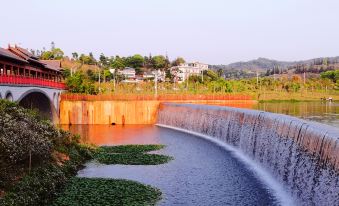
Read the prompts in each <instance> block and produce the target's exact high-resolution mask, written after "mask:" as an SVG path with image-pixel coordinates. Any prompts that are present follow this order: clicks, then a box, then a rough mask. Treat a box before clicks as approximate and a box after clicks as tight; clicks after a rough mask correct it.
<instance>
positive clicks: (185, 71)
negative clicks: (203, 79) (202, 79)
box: [170, 62, 208, 82]
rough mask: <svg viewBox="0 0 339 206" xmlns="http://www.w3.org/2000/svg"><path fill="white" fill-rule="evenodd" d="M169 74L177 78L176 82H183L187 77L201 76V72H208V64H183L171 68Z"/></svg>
mask: <svg viewBox="0 0 339 206" xmlns="http://www.w3.org/2000/svg"><path fill="white" fill-rule="evenodd" d="M170 69H171V73H172V74H173V75H175V76H176V77H177V80H176V81H178V82H183V81H185V80H186V79H187V78H188V77H189V76H192V75H197V76H199V75H202V72H203V71H205V70H208V64H203V63H199V62H194V63H185V64H181V65H180V66H174V67H171V68H170Z"/></svg>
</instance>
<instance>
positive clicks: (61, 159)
mask: <svg viewBox="0 0 339 206" xmlns="http://www.w3.org/2000/svg"><path fill="white" fill-rule="evenodd" d="M163 147H164V146H163V145H146V146H138V145H134V146H125V147H124V146H118V147H104V148H97V147H95V146H90V145H82V144H80V143H79V136H77V135H72V134H70V133H68V132H65V131H63V130H61V129H58V128H56V127H54V126H53V125H52V124H51V123H50V122H48V121H45V120H42V119H40V117H39V116H38V115H37V114H36V113H35V112H34V111H31V110H27V109H24V108H22V107H20V106H18V105H17V104H16V103H12V102H8V101H5V100H0V205H2V206H40V205H41V206H44V205H53V204H54V205H107V204H108V205H121V204H120V203H124V204H125V203H126V205H153V204H155V202H156V201H157V200H159V198H160V196H161V192H160V191H159V190H158V189H155V188H152V187H150V186H146V185H142V184H140V183H137V182H132V181H127V180H113V179H112V180H105V179H84V178H75V177H74V176H75V175H76V173H77V171H78V170H79V169H81V168H82V167H83V166H82V165H83V164H84V163H85V162H86V161H88V160H90V159H93V158H96V157H98V155H99V154H100V155H102V156H103V157H102V158H103V162H105V161H106V163H109V162H115V163H119V164H121V163H122V162H123V163H126V164H127V163H136V164H143V163H145V164H159V163H160V162H163V163H165V162H167V161H169V160H170V159H171V158H170V157H167V156H157V158H149V157H148V156H147V155H151V154H144V152H148V151H153V150H157V149H161V148H163ZM119 154H120V155H123V156H118V157H119V158H117V157H116V156H114V155H119ZM112 156H114V158H113V159H114V161H111V160H106V159H105V158H106V157H108V159H109V158H111V157H112ZM134 157H137V158H135V159H134V160H132V159H133V158H134ZM152 157H153V156H152ZM138 158H139V159H138ZM165 160H166V161H165ZM99 161H100V159H99ZM65 187H66V190H65ZM87 189H88V190H90V191H91V192H88V191H87ZM75 195H76V196H77V197H76V200H74V199H72V198H73V197H75ZM78 195H80V196H78ZM56 198H57V200H56V202H55V203H53V202H54V200H55V199H56ZM74 201H77V202H74ZM92 201H93V203H92ZM68 203H69V204H68ZM80 203H81V204H80Z"/></svg>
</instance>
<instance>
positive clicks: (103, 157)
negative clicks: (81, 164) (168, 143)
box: [94, 145, 173, 165]
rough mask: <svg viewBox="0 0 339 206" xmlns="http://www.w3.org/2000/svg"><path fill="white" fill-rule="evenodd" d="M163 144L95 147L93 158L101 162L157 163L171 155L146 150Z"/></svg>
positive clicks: (156, 148) (157, 147)
mask: <svg viewBox="0 0 339 206" xmlns="http://www.w3.org/2000/svg"><path fill="white" fill-rule="evenodd" d="M164 147H165V146H164V145H121V146H103V147H100V148H98V149H97V152H96V154H95V155H94V158H95V159H97V160H98V161H99V162H100V163H103V164H124V165H159V164H164V163H167V162H169V161H170V160H172V159H173V157H170V156H167V155H160V154H149V153H147V152H151V151H155V150H160V149H163V148H164Z"/></svg>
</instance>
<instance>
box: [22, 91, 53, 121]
mask: <svg viewBox="0 0 339 206" xmlns="http://www.w3.org/2000/svg"><path fill="white" fill-rule="evenodd" d="M18 103H19V105H20V106H22V107H24V108H27V109H33V110H37V111H38V112H39V115H40V117H41V118H42V119H48V120H51V121H53V120H54V119H55V117H56V116H57V115H56V111H55V108H54V106H53V104H52V102H51V100H50V99H49V98H48V96H47V95H46V94H45V93H44V92H42V91H38V90H33V91H29V92H26V93H25V94H23V95H22V97H21V98H20V99H19V100H18Z"/></svg>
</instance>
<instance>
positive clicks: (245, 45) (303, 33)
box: [0, 0, 339, 64]
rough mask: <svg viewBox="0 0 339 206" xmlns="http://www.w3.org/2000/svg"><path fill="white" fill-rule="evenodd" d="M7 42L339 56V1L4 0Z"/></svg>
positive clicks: (227, 59) (202, 53) (217, 60)
mask: <svg viewBox="0 0 339 206" xmlns="http://www.w3.org/2000/svg"><path fill="white" fill-rule="evenodd" d="M0 7H1V9H0V19H1V24H0V25H1V28H0V46H2V47H5V46H6V45H7V44H8V43H17V44H20V45H21V46H22V47H24V48H33V49H41V48H43V47H46V48H49V47H50V42H51V41H54V42H55V43H56V46H57V47H60V48H62V49H63V50H64V51H65V53H66V54H67V55H70V54H71V52H73V51H77V52H79V53H88V52H93V53H94V54H95V55H96V56H98V55H99V54H100V53H101V52H103V53H104V54H106V55H109V56H111V55H116V54H119V55H131V54H135V53H139V54H142V55H148V54H149V53H152V54H154V55H155V54H166V52H167V53H168V55H169V57H170V58H171V59H173V58H175V57H176V56H182V57H184V58H186V59H187V60H188V61H193V60H198V61H202V62H206V63H210V64H227V63H231V62H234V61H245V60H250V59H254V58H257V57H267V58H272V59H279V60H299V59H308V58H313V57H321V56H338V55H339V12H338V8H339V1H338V0H120V1H113V0H57V1H46V0H25V1H23V0H3V1H2V2H1V6H0Z"/></svg>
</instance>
